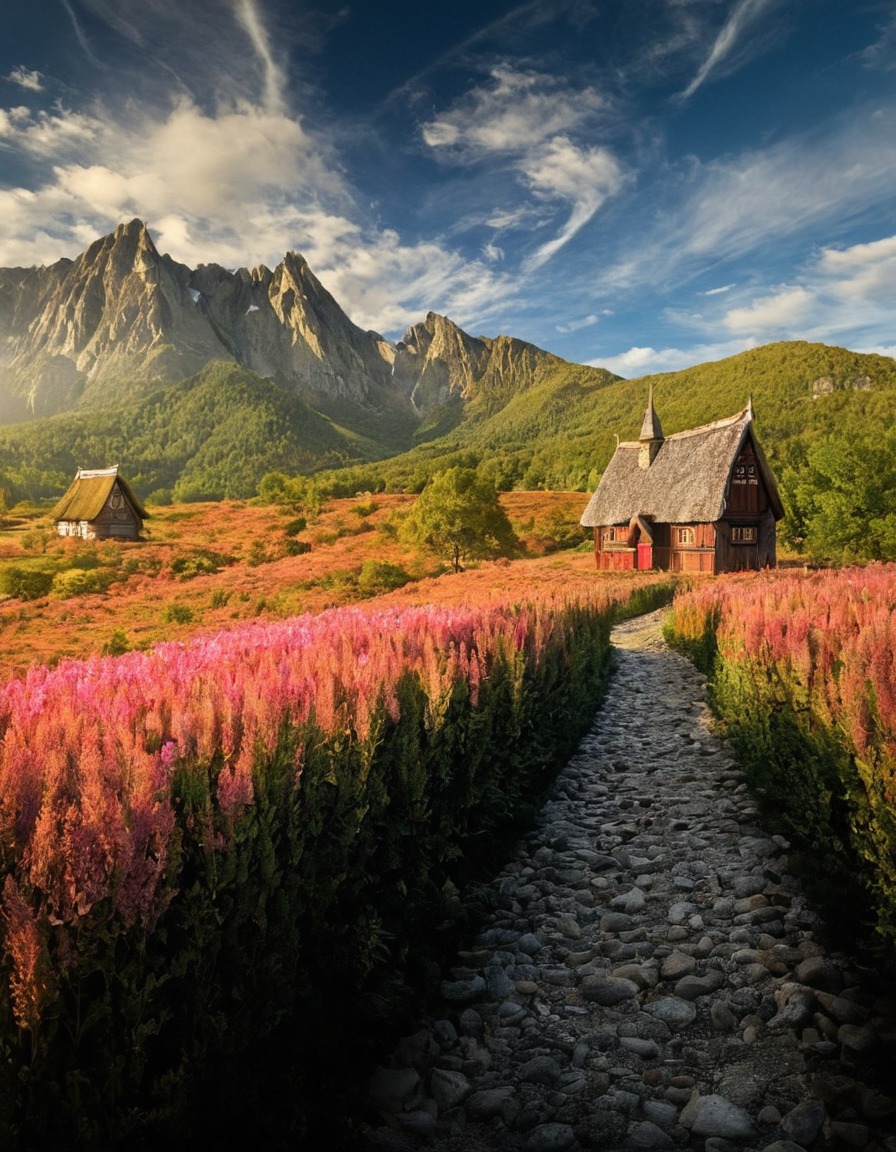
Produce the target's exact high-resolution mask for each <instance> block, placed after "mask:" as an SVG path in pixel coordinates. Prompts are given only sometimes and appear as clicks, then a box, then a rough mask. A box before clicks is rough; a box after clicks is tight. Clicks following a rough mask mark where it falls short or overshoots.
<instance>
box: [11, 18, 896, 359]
mask: <svg viewBox="0 0 896 1152" xmlns="http://www.w3.org/2000/svg"><path fill="white" fill-rule="evenodd" d="M135 216H139V217H140V218H141V219H143V220H144V221H145V222H146V224H147V226H148V227H149V229H150V232H151V234H152V235H153V237H154V239H155V241H156V243H157V245H158V247H159V249H160V251H162V252H168V253H170V254H171V255H172V256H173V257H174V258H175V259H177V260H180V261H182V262H184V263H186V264H189V265H190V266H191V267H195V266H196V265H197V264H199V263H211V262H216V263H219V264H223V265H224V266H226V267H238V266H241V265H245V266H249V267H252V266H254V265H256V264H261V263H264V264H267V265H268V266H273V265H275V264H276V263H277V262H278V261H279V260H280V259H281V258H282V256H283V255H284V254H285V253H286V252H287V251H288V250H293V251H298V252H301V253H302V254H303V255H304V256H305V257H306V258H307V260H308V262H309V264H310V265H311V267H312V269H313V270H314V271H315V273H316V274H317V275H318V276H319V277H320V279H321V280H322V281H323V283H324V284H325V285H326V287H327V288H328V289H329V290H330V291H331V292H332V293H333V295H334V296H335V297H336V299H337V300H338V301H339V303H340V304H341V305H342V306H343V308H345V310H346V311H347V312H348V314H349V315H350V316H351V317H352V319H353V320H354V321H355V322H356V323H358V324H360V325H361V326H362V327H364V328H372V329H375V330H377V331H379V332H381V333H383V334H384V335H386V336H388V337H390V338H393V339H395V338H398V337H400V335H401V333H402V332H403V330H404V328H405V327H406V325H408V324H410V323H414V322H416V321H417V320H420V319H422V318H423V316H424V315H425V313H426V312H427V311H430V310H432V311H436V312H441V313H443V314H445V315H448V316H450V317H451V319H452V320H454V321H456V322H457V323H458V324H460V325H461V326H462V327H463V328H465V329H466V330H467V331H469V332H471V333H472V334H474V335H480V334H485V335H492V336H494V335H498V334H499V333H505V334H509V335H514V336H518V337H520V338H522V339H525V340H529V341H531V342H533V343H535V344H538V345H539V346H541V347H543V348H546V349H548V350H550V351H552V352H555V353H557V354H558V355H560V356H564V357H566V358H567V359H570V360H576V361H580V362H585V363H593V364H598V365H602V366H606V367H609V368H611V369H612V370H614V371H616V372H619V373H620V374H621V375H624V376H640V375H643V374H645V373H647V372H652V371H661V370H668V369H675V368H680V367H685V366H687V365H688V364H693V363H698V362H700V361H703V360H711V359H718V358H720V357H722V356H726V355H730V354H732V353H735V352H738V351H741V350H742V349H745V348H749V347H752V346H755V345H759V344H764V343H768V342H770V341H773V340H781V339H806V340H818V341H822V342H824V343H829V344H840V345H843V346H846V347H849V348H853V349H855V350H857V351H878V352H884V353H885V354H887V355H891V356H892V355H896V324H894V317H896V0H867V2H866V0H849V2H848V3H847V2H845V0H606V2H603V0H531V2H529V3H522V4H520V3H516V4H514V3H505V2H502V0H489V3H487V4H483V3H481V2H478V3H473V2H472V0H448V3H446V4H442V5H432V6H427V5H422V4H420V3H419V2H414V3H411V2H410V0H398V2H390V0H358V2H353V0H347V2H346V3H344V4H340V3H333V4H330V3H312V2H310V0H293V2H289V0H29V2H28V3H27V4H25V3H24V0H21V2H19V3H17V4H14V3H6V4H4V5H3V8H2V11H0V267H10V266H16V265H22V266H31V265H34V264H45V263H51V262H52V261H54V260H56V259H58V258H59V257H60V256H69V257H72V256H76V255H77V254H78V253H79V252H81V251H82V250H83V249H84V248H85V247H86V246H87V245H88V244H89V243H90V242H91V241H93V240H94V239H96V238H97V237H98V236H101V235H104V234H106V233H107V232H109V231H111V230H112V229H113V228H114V227H115V226H116V225H117V224H118V223H120V222H121V221H123V220H129V219H131V218H133V217H135Z"/></svg>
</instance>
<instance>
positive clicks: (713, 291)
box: [703, 284, 734, 296]
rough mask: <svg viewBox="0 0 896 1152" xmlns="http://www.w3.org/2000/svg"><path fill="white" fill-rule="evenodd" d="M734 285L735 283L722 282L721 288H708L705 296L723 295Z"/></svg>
mask: <svg viewBox="0 0 896 1152" xmlns="http://www.w3.org/2000/svg"><path fill="white" fill-rule="evenodd" d="M733 287H734V285H733V284H722V285H721V287H719V288H707V289H706V291H705V292H704V293H703V295H704V296H721V295H723V294H724V293H725V292H730V291H731V289H732V288H733Z"/></svg>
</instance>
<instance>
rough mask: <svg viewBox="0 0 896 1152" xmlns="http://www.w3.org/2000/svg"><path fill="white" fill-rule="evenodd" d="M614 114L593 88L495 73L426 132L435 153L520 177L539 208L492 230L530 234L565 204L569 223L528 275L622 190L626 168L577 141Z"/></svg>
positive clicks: (518, 212)
mask: <svg viewBox="0 0 896 1152" xmlns="http://www.w3.org/2000/svg"><path fill="white" fill-rule="evenodd" d="M606 109H607V105H606V101H605V100H604V98H603V97H602V96H601V95H600V94H599V93H598V92H597V91H596V90H595V89H594V88H591V87H586V88H583V89H573V88H571V87H570V86H568V85H566V84H565V83H564V82H562V81H558V80H557V79H556V78H555V77H552V76H547V75H545V74H542V73H538V72H533V71H522V70H517V69H513V68H511V67H510V66H509V65H507V64H503V65H500V66H498V67H495V68H493V69H492V71H491V73H490V83H489V85H488V86H485V87H479V88H476V89H474V90H473V91H472V92H469V93H467V94H466V95H465V96H464V97H463V98H462V99H461V100H459V101H458V102H457V104H455V105H454V107H452V108H451V109H449V110H448V111H446V112H444V113H443V114H441V115H440V116H438V117H437V118H435V119H434V120H431V121H429V122H428V123H426V124H424V125H423V127H422V133H423V139H424V141H425V143H426V144H428V145H429V147H430V148H432V149H433V151H434V152H435V153H440V152H443V153H444V154H445V157H444V158H446V159H450V160H452V161H455V162H458V163H460V164H463V165H475V164H478V163H480V162H483V161H485V160H486V159H487V160H488V162H489V165H490V168H489V172H490V176H491V175H492V174H493V172H494V167H493V166H494V163H495V160H496V159H498V160H499V161H501V160H503V162H504V164H505V165H506V166H507V167H508V168H509V169H510V170H511V171H512V172H515V173H516V174H517V179H518V181H519V182H520V183H521V184H522V185H523V186H524V187H526V188H527V189H528V190H529V191H530V193H531V194H532V195H533V197H534V199H535V202H536V205H537V206H538V207H537V208H533V205H531V204H527V205H522V206H519V207H517V208H514V209H502V210H501V211H500V212H497V213H494V214H492V215H491V217H489V219H488V223H489V224H491V226H492V227H495V228H499V229H502V230H503V229H509V228H513V227H520V226H521V225H523V224H527V225H529V226H531V225H532V223H533V221H539V222H541V221H544V220H546V219H547V216H548V214H551V215H553V214H554V212H555V210H556V206H558V205H559V204H566V205H567V206H568V211H569V215H568V217H567V219H566V221H565V222H564V223H562V224H560V225H559V227H558V229H557V231H556V232H555V234H554V235H553V236H552V238H551V239H550V240H547V241H545V242H544V243H542V244H541V245H539V246H538V248H537V249H536V250H535V251H534V252H532V253H531V254H530V255H529V256H528V258H527V259H526V260H525V261H524V263H523V267H522V271H523V274H524V275H527V274H529V273H531V272H533V271H535V270H537V269H538V268H540V267H541V266H542V265H543V264H545V263H546V262H547V261H548V260H549V259H550V258H551V257H552V256H553V255H554V254H555V253H556V252H557V251H559V250H560V249H561V248H562V247H563V246H564V245H565V244H567V243H568V242H569V241H570V240H571V239H572V237H573V236H575V235H576V233H577V232H579V231H580V229H581V228H582V227H583V226H584V225H585V224H587V223H588V221H589V220H590V219H591V218H592V217H593V216H594V214H595V213H596V212H597V211H598V209H599V208H600V207H601V205H602V204H603V203H604V201H605V200H606V199H607V197H609V196H612V195H614V194H615V193H616V192H617V191H618V190H619V188H620V187H621V185H622V182H623V174H622V168H621V165H620V163H619V161H618V160H617V159H616V157H615V156H614V155H613V154H612V153H611V152H610V150H609V149H608V148H606V147H599V146H594V145H590V144H582V143H579V142H578V141H577V140H576V139H575V138H574V135H573V134H574V133H575V132H577V131H578V130H580V129H583V128H584V127H585V126H586V125H589V126H590V125H591V124H593V121H594V119H595V117H596V116H597V115H598V114H599V113H603V112H605V111H606Z"/></svg>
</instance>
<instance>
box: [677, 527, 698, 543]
mask: <svg viewBox="0 0 896 1152" xmlns="http://www.w3.org/2000/svg"><path fill="white" fill-rule="evenodd" d="M675 532H676V538H677V540H678V543H679V544H693V543H694V529H693V528H676V530H675Z"/></svg>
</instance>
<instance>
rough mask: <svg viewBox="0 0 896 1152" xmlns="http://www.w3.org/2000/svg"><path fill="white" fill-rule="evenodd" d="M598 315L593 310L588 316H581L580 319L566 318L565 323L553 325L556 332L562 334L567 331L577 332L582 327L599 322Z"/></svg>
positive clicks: (588, 326)
mask: <svg viewBox="0 0 896 1152" xmlns="http://www.w3.org/2000/svg"><path fill="white" fill-rule="evenodd" d="M599 321H600V317H598V316H597V315H596V314H595V313H594V312H592V313H591V314H590V315H588V316H583V317H582V318H581V319H580V320H567V322H566V323H565V324H557V325H555V327H556V329H557V331H558V332H563V333H564V334H566V333H568V332H579V331H581V329H582V328H590V327H592V325H594V324H597V323H599Z"/></svg>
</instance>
